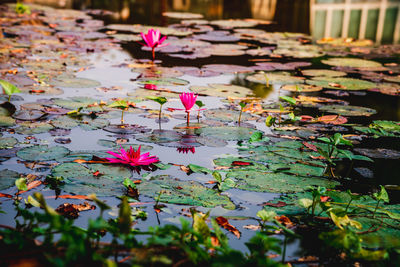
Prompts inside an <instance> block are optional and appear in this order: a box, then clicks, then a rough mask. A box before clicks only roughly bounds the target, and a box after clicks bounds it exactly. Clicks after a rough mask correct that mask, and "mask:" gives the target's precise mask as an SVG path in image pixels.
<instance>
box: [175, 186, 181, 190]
mask: <svg viewBox="0 0 400 267" xmlns="http://www.w3.org/2000/svg"><path fill="white" fill-rule="evenodd" d="M175 188H176V189H178V190H182V189H183V187H182V186H177V187H175Z"/></svg>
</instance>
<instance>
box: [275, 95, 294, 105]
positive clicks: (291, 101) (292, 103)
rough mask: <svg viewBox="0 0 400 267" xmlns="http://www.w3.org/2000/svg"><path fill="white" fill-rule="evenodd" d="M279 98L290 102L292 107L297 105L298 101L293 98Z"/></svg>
mask: <svg viewBox="0 0 400 267" xmlns="http://www.w3.org/2000/svg"><path fill="white" fill-rule="evenodd" d="M279 98H280V99H282V100H284V101H286V102H288V103H289V104H291V105H296V99H294V98H293V97H290V96H286V95H284V96H280V97H279Z"/></svg>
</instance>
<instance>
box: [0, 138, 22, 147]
mask: <svg viewBox="0 0 400 267" xmlns="http://www.w3.org/2000/svg"><path fill="white" fill-rule="evenodd" d="M16 144H18V140H17V139H15V138H14V137H0V149H6V148H13V147H14V146H15V145H16Z"/></svg>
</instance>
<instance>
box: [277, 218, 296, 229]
mask: <svg viewBox="0 0 400 267" xmlns="http://www.w3.org/2000/svg"><path fill="white" fill-rule="evenodd" d="M275 220H277V221H278V222H280V223H281V224H283V225H284V226H286V227H288V228H289V227H293V226H294V223H293V222H292V221H291V220H290V219H289V218H288V217H286V216H285V215H281V216H275Z"/></svg>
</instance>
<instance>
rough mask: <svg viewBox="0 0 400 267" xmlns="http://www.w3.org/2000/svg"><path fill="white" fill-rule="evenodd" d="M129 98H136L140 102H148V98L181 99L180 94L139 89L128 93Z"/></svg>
mask: <svg viewBox="0 0 400 267" xmlns="http://www.w3.org/2000/svg"><path fill="white" fill-rule="evenodd" d="M127 95H128V96H131V97H135V98H137V99H138V100H140V101H146V100H148V99H147V97H149V96H153V97H165V98H179V94H178V93H173V92H166V91H159V90H147V89H142V88H137V89H136V90H135V91H133V92H128V94H127Z"/></svg>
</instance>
